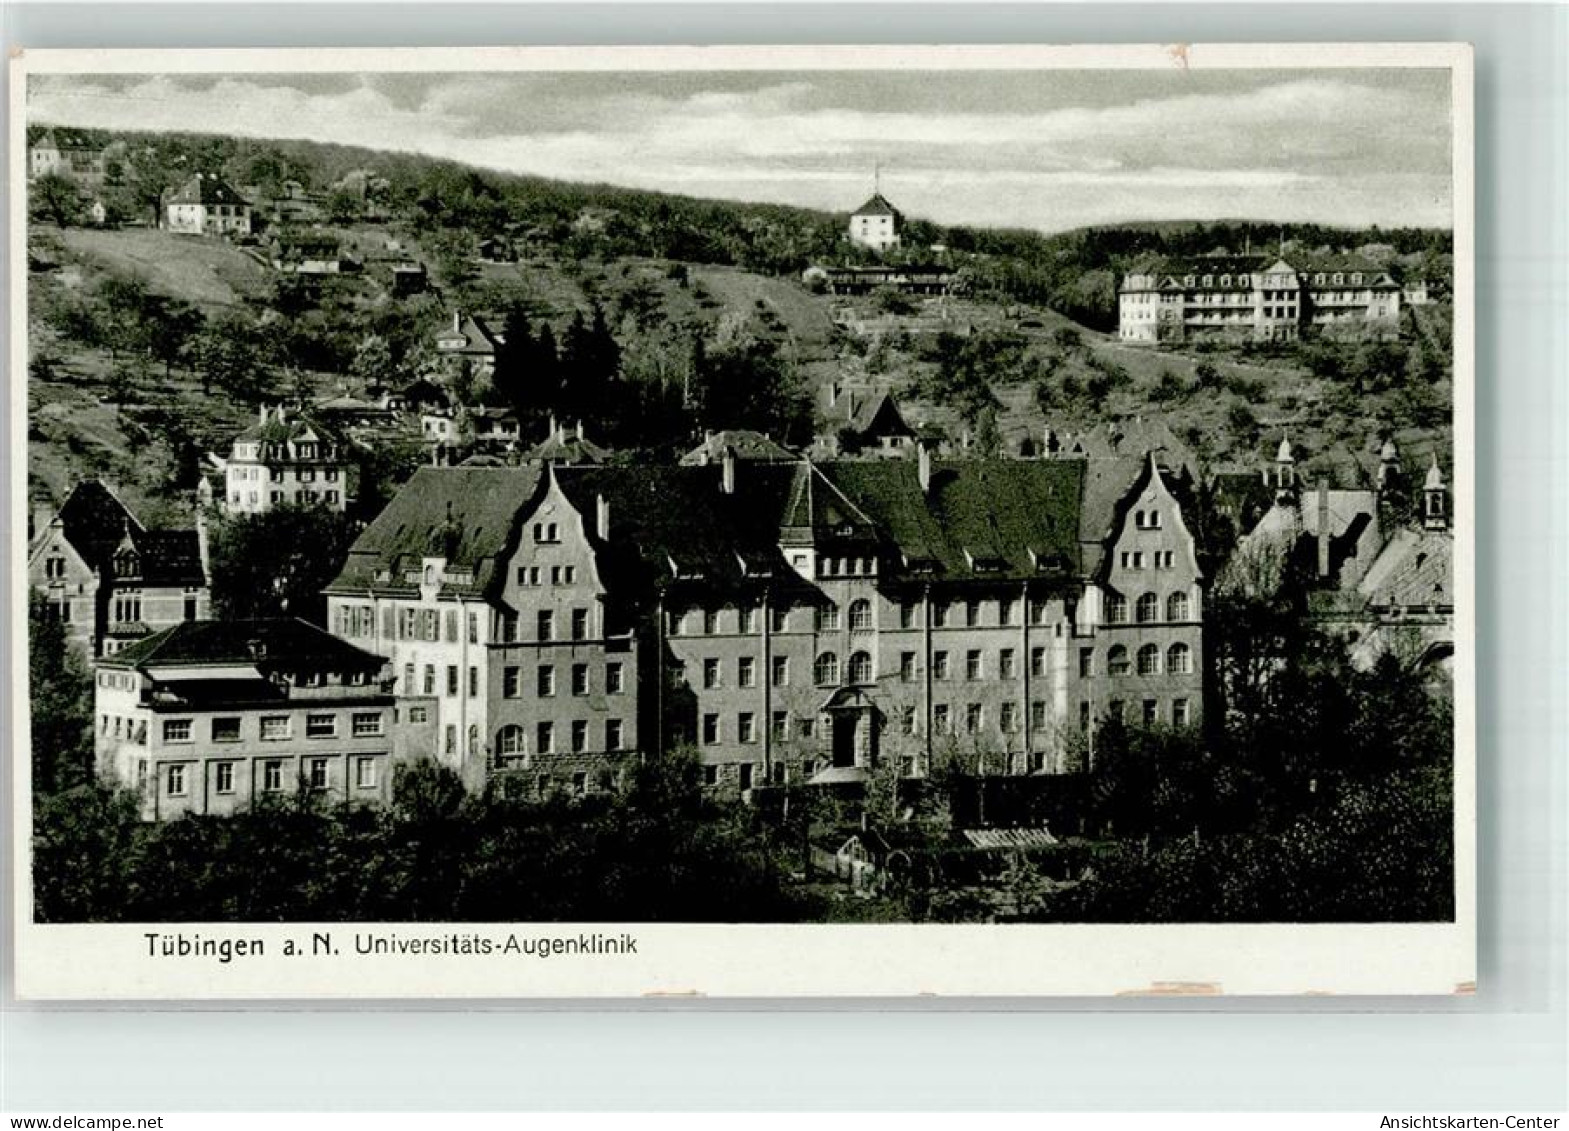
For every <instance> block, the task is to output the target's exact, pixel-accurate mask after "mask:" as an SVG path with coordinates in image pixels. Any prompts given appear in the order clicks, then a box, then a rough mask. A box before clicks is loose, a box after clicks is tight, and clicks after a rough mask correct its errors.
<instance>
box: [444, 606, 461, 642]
mask: <svg viewBox="0 0 1569 1131" xmlns="http://www.w3.org/2000/svg"><path fill="white" fill-rule="evenodd" d="M443 619H444V620H445V621H446V627H447V643H448V644H456V643H457V642H458V612H457V610H456V609H448V610H447V615H446V617H445V618H443Z"/></svg>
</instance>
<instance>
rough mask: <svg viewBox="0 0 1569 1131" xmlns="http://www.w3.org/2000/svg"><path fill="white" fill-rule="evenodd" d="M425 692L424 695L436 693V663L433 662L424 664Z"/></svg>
mask: <svg viewBox="0 0 1569 1131" xmlns="http://www.w3.org/2000/svg"><path fill="white" fill-rule="evenodd" d="M425 694H426V695H434V694H436V665H435V664H426V665H425Z"/></svg>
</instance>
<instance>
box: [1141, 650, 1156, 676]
mask: <svg viewBox="0 0 1569 1131" xmlns="http://www.w3.org/2000/svg"><path fill="white" fill-rule="evenodd" d="M1139 674H1140V675H1159V674H1160V645H1159V644H1146V645H1144V647H1142V648H1140V649H1139Z"/></svg>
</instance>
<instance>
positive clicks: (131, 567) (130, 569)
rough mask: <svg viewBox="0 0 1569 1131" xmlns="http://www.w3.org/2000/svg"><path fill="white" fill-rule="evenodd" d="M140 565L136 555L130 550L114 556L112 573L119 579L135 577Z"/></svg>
mask: <svg viewBox="0 0 1569 1131" xmlns="http://www.w3.org/2000/svg"><path fill="white" fill-rule="evenodd" d="M140 565H141V562H140V561H139V560H138V559H137V556H136V554H135V553H133V552H132V551H130V550H126V551H125V552H124V553H119V554H116V555H115V556H114V572H115V573H117V574H119V575H120V576H121V577H135V576H136V574H137V571H138V569H139V567H140Z"/></svg>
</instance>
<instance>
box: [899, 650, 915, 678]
mask: <svg viewBox="0 0 1569 1131" xmlns="http://www.w3.org/2000/svg"><path fill="white" fill-rule="evenodd" d="M899 682H900V683H914V682H915V653H914V652H900V653H899Z"/></svg>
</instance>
